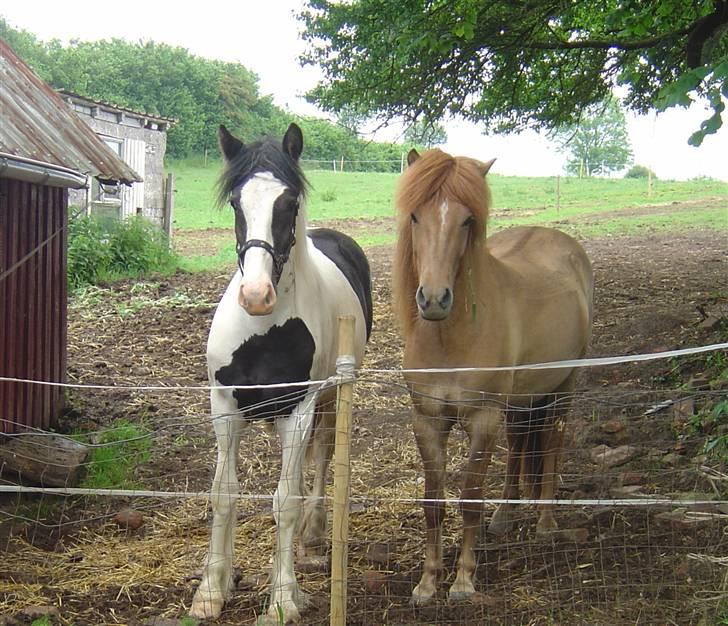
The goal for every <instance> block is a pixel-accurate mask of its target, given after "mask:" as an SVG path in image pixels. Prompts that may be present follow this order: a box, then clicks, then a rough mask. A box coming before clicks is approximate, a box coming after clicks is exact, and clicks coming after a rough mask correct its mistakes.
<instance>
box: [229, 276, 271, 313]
mask: <svg viewBox="0 0 728 626" xmlns="http://www.w3.org/2000/svg"><path fill="white" fill-rule="evenodd" d="M276 300H277V297H276V290H275V288H274V287H273V283H271V281H270V280H258V281H251V282H247V283H243V284H242V285H241V286H240V292H239V293H238V304H239V305H240V306H241V307H243V309H245V312H246V313H247V314H248V315H270V313H272V312H273V309H274V308H275V306H276Z"/></svg>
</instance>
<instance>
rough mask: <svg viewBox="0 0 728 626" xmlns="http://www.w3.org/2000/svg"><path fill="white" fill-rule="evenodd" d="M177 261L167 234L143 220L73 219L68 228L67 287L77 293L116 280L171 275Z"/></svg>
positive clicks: (137, 218)
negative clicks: (79, 290) (155, 273)
mask: <svg viewBox="0 0 728 626" xmlns="http://www.w3.org/2000/svg"><path fill="white" fill-rule="evenodd" d="M176 265H177V259H176V257H175V255H174V253H173V252H171V251H170V249H169V245H168V242H167V239H166V237H165V236H164V234H163V233H162V232H161V231H160V230H159V229H157V228H156V227H155V226H153V225H152V224H150V223H149V222H148V221H146V220H145V219H144V218H141V217H133V218H130V219H127V220H124V221H119V220H112V219H108V218H98V217H94V216H91V217H80V218H75V219H71V220H70V222H69V227H68V285H69V287H70V288H71V289H77V288H78V287H82V286H83V285H93V284H97V283H99V282H101V281H106V280H112V279H115V278H123V277H132V276H142V275H144V274H148V273H152V272H170V271H172V270H174V268H175V267H176Z"/></svg>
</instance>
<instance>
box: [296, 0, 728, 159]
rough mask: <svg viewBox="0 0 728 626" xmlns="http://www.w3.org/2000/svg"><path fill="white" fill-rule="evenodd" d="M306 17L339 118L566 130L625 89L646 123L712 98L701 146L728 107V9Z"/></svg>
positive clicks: (715, 0)
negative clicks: (345, 114)
mask: <svg viewBox="0 0 728 626" xmlns="http://www.w3.org/2000/svg"><path fill="white" fill-rule="evenodd" d="M300 17H301V19H302V21H303V23H304V25H305V33H304V37H305V38H306V39H307V41H308V51H307V53H306V55H305V57H304V59H303V62H304V63H312V64H318V65H320V67H321V68H322V70H323V72H324V79H323V81H322V82H321V84H320V85H319V86H318V87H317V88H315V89H314V90H313V91H312V92H311V93H310V94H309V95H310V98H311V99H312V100H313V101H314V102H316V103H317V104H319V105H320V106H322V107H323V108H324V109H327V110H338V109H340V108H341V107H343V106H344V105H350V106H355V107H356V108H357V109H358V110H360V111H366V112H367V113H369V114H370V115H378V116H380V117H385V118H394V117H401V118H404V119H408V120H413V119H419V118H420V117H425V118H428V119H443V118H444V117H445V116H446V115H447V114H452V115H457V116H461V117H463V118H465V119H469V120H472V121H476V122H481V123H483V124H484V127H485V129H486V130H491V131H495V132H504V131H513V130H521V129H523V128H526V127H535V128H555V127H559V126H563V125H564V124H570V123H574V122H575V121H577V120H578V119H579V117H580V115H581V113H582V112H583V111H584V110H585V109H587V108H588V107H589V106H591V105H594V104H596V103H598V102H601V101H603V100H604V99H605V98H606V97H607V95H608V94H610V92H611V90H612V88H613V87H614V86H615V85H617V84H621V85H623V86H624V88H625V89H626V97H625V99H624V102H625V105H626V106H627V107H628V108H630V109H632V110H634V111H637V112H640V113H644V112H647V111H648V110H650V109H652V108H657V109H664V108H667V107H670V106H675V105H680V106H687V105H689V104H690V102H691V101H692V100H693V98H694V97H695V96H696V95H699V96H703V97H707V99H708V101H709V102H710V104H711V106H712V115H711V117H709V118H708V119H707V120H705V121H704V122H703V123H702V124H701V127H700V129H699V130H697V131H696V132H695V133H694V134H693V135H692V137H691V138H690V142H691V143H693V144H695V145H698V144H700V142H701V141H702V139H703V137H704V136H705V135H706V134H709V133H713V132H715V131H716V130H717V129H718V128H719V127H720V125H721V122H722V120H721V114H722V113H723V110H724V103H723V101H722V99H721V94H722V96H723V97H724V98H725V97H728V36H726V35H727V34H728V0H605V1H604V2H574V1H573V0H520V1H517V2H514V1H512V0H494V1H493V2H482V0H354V1H351V2H337V1H329V0H309V1H308V3H307V7H306V10H304V11H303V12H302V13H301V15H300Z"/></svg>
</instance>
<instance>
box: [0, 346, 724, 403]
mask: <svg viewBox="0 0 728 626" xmlns="http://www.w3.org/2000/svg"><path fill="white" fill-rule="evenodd" d="M717 350H728V343H714V344H711V345H708V346H698V347H695V348H682V349H680V350H668V351H666V352H651V353H648V354H629V355H624V356H610V357H596V358H591V359H574V360H569V361H551V362H548V363H529V364H525V365H510V366H503V367H451V368H425V369H396V370H391V369H373V368H362V369H360V370H358V374H360V375H361V374H399V373H423V374H444V373H457V372H508V371H519V370H546V369H562V368H580V367H598V366H603V365H618V364H620V363H637V362H640V361H655V360H659V359H671V358H674V357H680V356H689V355H692V354H702V353H705V352H715V351H717ZM332 379H336V377H332V378H331V379H325V380H305V381H299V382H293V383H274V384H269V385H90V384H83V383H59V382H53V381H46V380H35V379H29V378H13V377H9V376H0V382H10V383H22V384H28V385H44V386H50V387H64V388H70V389H114V390H117V391H210V390H212V389H272V388H284V387H300V386H302V385H326V384H332ZM334 384H335V383H334Z"/></svg>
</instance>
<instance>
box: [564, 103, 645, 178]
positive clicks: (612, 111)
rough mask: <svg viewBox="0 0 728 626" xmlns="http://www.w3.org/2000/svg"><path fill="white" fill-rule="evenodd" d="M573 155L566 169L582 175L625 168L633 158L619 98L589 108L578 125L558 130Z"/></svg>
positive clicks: (606, 172) (604, 172) (568, 151)
mask: <svg viewBox="0 0 728 626" xmlns="http://www.w3.org/2000/svg"><path fill="white" fill-rule="evenodd" d="M555 136H556V139H557V141H558V142H559V143H560V146H561V150H562V151H564V152H567V153H568V154H570V158H569V160H568V161H567V163H566V171H567V172H568V173H569V174H573V175H576V176H579V177H582V176H594V175H601V174H608V173H609V172H614V171H616V170H621V169H622V168H623V167H624V166H625V165H627V163H628V162H629V161H630V159H631V158H632V148H631V147H630V143H629V135H628V134H627V123H626V122H625V119H624V112H623V111H622V107H621V106H620V104H619V101H618V100H616V99H615V98H609V99H607V101H606V102H604V103H603V104H600V105H598V106H595V107H591V108H590V109H588V110H587V111H586V112H585V114H584V117H583V118H582V119H581V120H580V121H579V123H578V124H576V125H575V126H571V127H565V128H561V129H559V130H558V131H557V132H556V133H555Z"/></svg>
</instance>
